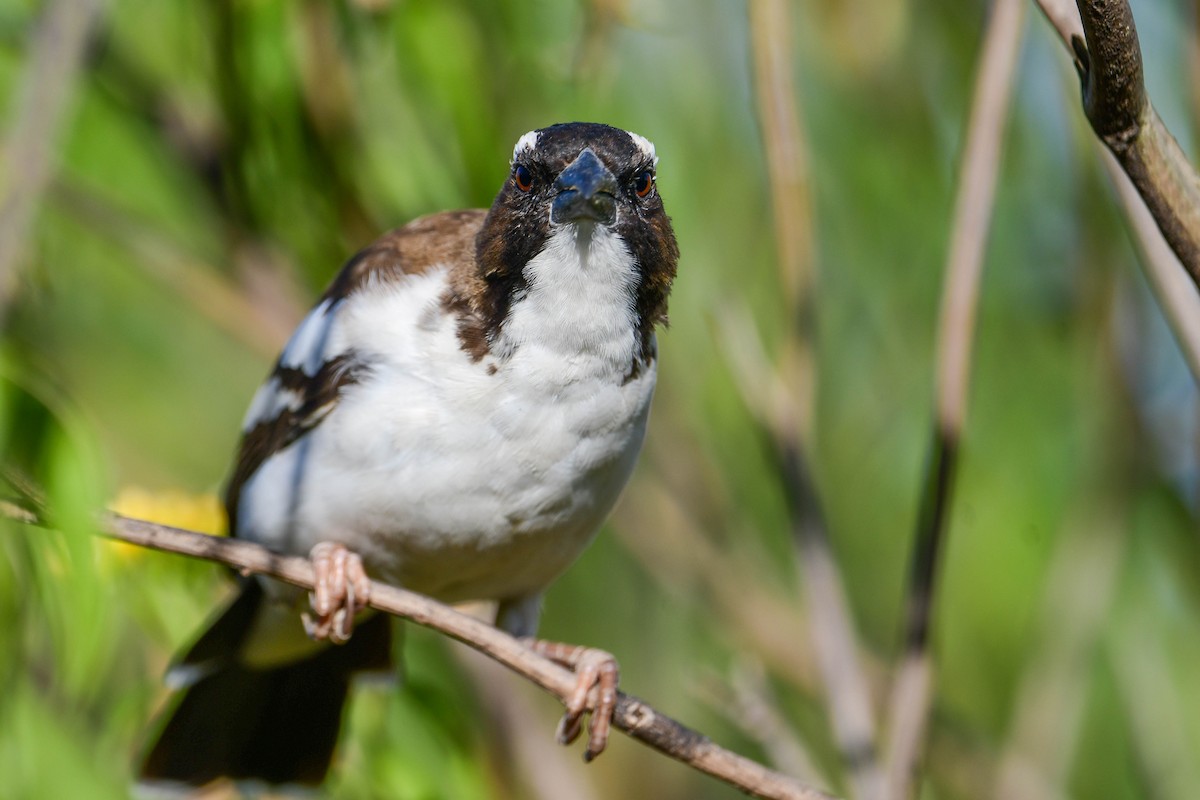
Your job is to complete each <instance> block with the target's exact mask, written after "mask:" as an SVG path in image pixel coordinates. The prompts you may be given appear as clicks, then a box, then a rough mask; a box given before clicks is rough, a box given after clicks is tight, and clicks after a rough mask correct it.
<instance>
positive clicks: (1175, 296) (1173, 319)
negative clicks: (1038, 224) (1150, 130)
mask: <svg viewBox="0 0 1200 800" xmlns="http://www.w3.org/2000/svg"><path fill="white" fill-rule="evenodd" d="M1035 2H1036V3H1037V5H1038V8H1040V9H1041V11H1042V13H1043V14H1044V15H1045V16H1046V19H1047V20H1049V21H1050V24H1051V25H1052V26H1053V27H1054V29H1055V31H1056V32H1057V33H1058V35H1059V38H1060V39H1061V40H1062V42H1063V45H1064V46H1065V47H1067V49H1068V50H1070V49H1071V47H1072V44H1071V43H1072V40H1074V39H1078V38H1079V37H1081V36H1082V35H1083V27H1082V24H1081V23H1080V20H1079V15H1078V13H1077V12H1076V10H1075V7H1074V5H1073V4H1072V3H1071V2H1070V0H1035ZM1101 162H1102V163H1103V164H1104V168H1105V171H1107V172H1108V176H1109V179H1110V180H1111V181H1112V182H1113V186H1114V187H1115V188H1116V190H1117V197H1118V198H1119V199H1120V201H1121V206H1122V207H1123V208H1124V211H1125V218H1126V219H1127V220H1128V222H1129V225H1130V227H1131V228H1132V232H1133V235H1134V241H1135V244H1136V246H1137V250H1138V254H1139V256H1140V258H1139V263H1140V264H1141V267H1142V271H1143V273H1144V274H1145V276H1146V280H1147V282H1148V283H1149V284H1150V288H1151V291H1152V292H1153V293H1154V296H1155V299H1156V300H1157V301H1158V305H1159V308H1161V309H1162V311H1163V315H1164V316H1165V317H1166V319H1167V323H1168V325H1169V326H1170V328H1171V332H1172V334H1174V336H1175V341H1176V342H1177V343H1178V345H1179V348H1180V350H1181V351H1182V352H1183V357H1184V360H1185V361H1186V362H1187V365H1188V368H1189V369H1190V370H1191V373H1192V378H1193V379H1194V380H1195V381H1196V382H1197V383H1200V293H1198V292H1197V286H1196V284H1195V281H1194V280H1192V279H1191V278H1190V276H1189V273H1188V271H1187V270H1186V269H1185V267H1184V264H1183V263H1182V262H1181V261H1180V260H1179V256H1177V255H1176V253H1175V251H1174V250H1173V249H1172V247H1171V245H1170V243H1169V242H1168V241H1167V240H1166V238H1165V237H1164V235H1163V232H1162V230H1161V229H1160V228H1159V226H1158V222H1157V221H1156V219H1155V217H1154V215H1153V214H1152V212H1151V210H1150V209H1149V208H1148V207H1147V205H1146V200H1145V198H1144V197H1143V196H1142V195H1141V193H1140V192H1139V190H1138V189H1137V187H1135V186H1134V184H1133V182H1132V180H1131V178H1130V176H1129V174H1128V173H1126V172H1125V171H1124V169H1123V167H1122V165H1121V163H1120V162H1119V161H1118V160H1117V159H1116V157H1115V156H1113V155H1112V153H1111V152H1108V151H1106V152H1104V154H1103V157H1102V158H1101Z"/></svg>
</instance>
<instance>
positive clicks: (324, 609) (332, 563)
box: [302, 542, 371, 644]
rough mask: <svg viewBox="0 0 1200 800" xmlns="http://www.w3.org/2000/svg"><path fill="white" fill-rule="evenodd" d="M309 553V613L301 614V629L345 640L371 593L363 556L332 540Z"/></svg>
mask: <svg viewBox="0 0 1200 800" xmlns="http://www.w3.org/2000/svg"><path fill="white" fill-rule="evenodd" d="M308 557H309V559H310V560H311V561H312V566H313V591H312V592H310V593H309V595H308V601H309V604H310V605H311V606H312V614H309V613H308V612H305V613H304V614H303V615H302V617H303V620H304V630H305V631H307V632H308V635H309V636H311V637H312V638H313V639H318V640H320V639H328V640H329V641H330V642H332V643H333V644H345V643H346V642H347V641H349V640H350V634H351V633H353V632H354V617H355V616H356V615H357V614H358V613H359V612H360V611H362V610H363V609H364V608H366V607H367V601H368V599H369V598H370V595H371V582H370V580H368V579H367V573H366V571H365V570H364V569H363V563H362V558H360V557H359V555H358V554H357V553H353V552H351V551H350V550H348V549H346V546H345V545H341V544H337V543H335V542H321V543H320V544H318V545H317V546H316V547H314V548H313V549H312V552H310V553H309V556H308Z"/></svg>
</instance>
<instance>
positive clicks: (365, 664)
mask: <svg viewBox="0 0 1200 800" xmlns="http://www.w3.org/2000/svg"><path fill="white" fill-rule="evenodd" d="M254 594H257V595H258V596H257V597H255V596H247V595H254ZM261 595H262V590H261V588H259V585H258V582H257V581H250V582H248V583H247V584H246V587H245V589H244V590H243V594H242V596H241V597H239V598H238V600H237V601H235V602H234V604H233V605H232V606H230V608H229V609H228V610H227V611H226V612H225V614H223V615H222V616H221V618H220V619H219V620H218V621H217V623H216V624H215V625H214V626H213V627H212V628H211V629H210V630H209V631H208V632H206V633H205V634H204V635H203V636H202V637H201V639H200V641H199V642H197V644H196V646H194V647H193V650H192V652H190V653H189V654H188V656H187V657H186V658H185V662H187V661H190V660H192V656H193V655H195V654H196V652H195V651H196V650H197V649H209V648H211V647H212V643H213V641H214V640H217V639H219V640H223V641H224V642H225V643H226V644H233V645H234V646H235V649H233V650H232V652H236V646H240V644H241V640H242V638H243V637H244V635H245V632H246V631H247V630H248V629H249V624H250V621H251V620H252V619H253V613H252V612H253V611H254V610H255V609H256V608H257V606H258V603H259V602H260V601H261ZM297 624H298V623H297ZM239 629H240V630H239ZM230 631H232V632H231V633H230ZM205 643H207V644H205ZM227 652H229V651H227ZM214 655H215V654H214ZM200 660H203V661H207V662H208V663H209V664H211V667H210V668H206V669H205V670H204V671H203V673H202V676H201V677H200V678H199V679H198V680H197V681H196V682H195V683H194V684H193V685H192V686H191V687H190V688H188V689H187V690H186V691H185V692H184V694H183V698H182V700H181V701H180V702H179V704H178V706H176V707H175V709H174V711H173V712H172V713H171V717H170V719H169V720H168V721H167V723H166V725H165V727H164V728H163V729H162V732H161V733H160V734H159V737H158V741H157V742H155V744H154V747H153V748H152V749H151V750H150V753H149V755H147V756H146V759H145V761H144V762H143V764H142V769H141V779H142V781H145V782H149V783H158V782H165V783H174V784H184V785H188V786H203V785H204V784H206V783H209V782H211V781H213V780H216V779H217V778H221V777H228V778H232V779H235V780H258V781H263V782H265V783H269V784H299V785H310V786H315V785H317V784H320V783H321V781H322V780H324V778H325V773H326V772H327V771H328V770H329V764H330V761H331V760H332V758H333V748H334V745H335V744H336V742H337V737H338V728H339V727H340V724H341V718H342V706H343V705H344V704H345V700H346V693H347V691H348V689H349V686H350V679H351V676H352V675H353V673H355V672H361V671H381V670H384V669H388V668H389V667H390V666H391V619H390V618H389V617H387V616H386V615H377V616H374V617H371V618H369V619H367V620H365V621H364V622H363V623H361V624H360V625H359V626H358V628H357V629H356V630H355V631H354V636H353V637H351V639H350V641H349V642H347V643H346V644H345V645H342V646H340V647H333V646H330V647H327V648H325V649H324V650H321V651H320V652H319V653H317V654H316V655H314V656H312V657H310V658H307V659H304V660H301V661H297V662H295V663H292V664H288V665H286V666H283V667H279V668H276V669H269V670H255V669H248V668H246V667H243V666H241V665H240V664H238V663H237V662H236V660H235V659H232V658H227V659H225V660H222V661H220V662H219V663H217V662H214V661H212V660H210V659H207V658H202V659H200Z"/></svg>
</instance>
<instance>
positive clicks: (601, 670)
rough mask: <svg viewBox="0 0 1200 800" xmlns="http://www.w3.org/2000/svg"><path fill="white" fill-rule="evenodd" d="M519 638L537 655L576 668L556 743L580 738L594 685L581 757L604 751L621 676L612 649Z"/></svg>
mask: <svg viewBox="0 0 1200 800" xmlns="http://www.w3.org/2000/svg"><path fill="white" fill-rule="evenodd" d="M521 641H522V643H523V644H524V645H525V646H526V647H528V648H529V649H530V650H532V651H533V652H535V653H537V654H538V655H541V656H544V657H546V658H548V659H550V660H551V661H554V662H556V663H558V664H562V665H563V666H564V667H569V668H570V669H572V670H574V672H575V678H576V680H575V690H574V691H573V692H572V693H571V696H570V697H569V698H567V711H566V713H565V714H563V718H562V720H561V721H559V723H558V731H557V733H556V737H557V739H558V743H559V744H570V743H571V742H573V741H575V740H576V739H578V738H579V734H580V732H581V731H582V729H583V715H584V714H585V713H586V712H587V710H588V695H589V694H590V693H591V691H592V688H593V687H595V688H596V701H595V706H594V707H593V708H592V716H591V718H590V719H589V720H588V742H587V749H586V750H584V751H583V760H584V761H591V760H592V759H593V758H595V757H596V756H598V755H600V754H601V753H602V752H604V748H605V746H606V745H607V744H608V733H609V731H610V730H611V729H612V718H613V712H614V711H615V710H616V707H617V682H618V681H619V680H620V670H619V669H618V667H617V660H616V659H615V658H614V657H613V656H612V654H611V653H606V652H604V651H603V650H596V649H594V648H591V647H581V646H578V645H570V644H561V643H559V642H547V641H543V640H541V639H530V638H526V639H522V640H521Z"/></svg>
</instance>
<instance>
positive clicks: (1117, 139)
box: [1040, 0, 1200, 286]
mask: <svg viewBox="0 0 1200 800" xmlns="http://www.w3.org/2000/svg"><path fill="white" fill-rule="evenodd" d="M1040 4H1042V5H1043V7H1045V4H1044V3H1040ZM1076 5H1077V6H1078V8H1079V16H1080V19H1081V20H1082V22H1083V37H1082V38H1081V37H1080V36H1078V35H1077V34H1073V35H1072V36H1071V39H1070V43H1071V47H1072V49H1073V50H1074V53H1075V66H1076V68H1077V69H1078V71H1079V77H1080V80H1081V82H1082V85H1083V110H1084V113H1085V114H1086V115H1087V118H1088V122H1090V123H1091V126H1092V130H1093V131H1095V133H1096V135H1097V136H1098V137H1100V140H1101V141H1103V142H1104V144H1105V145H1106V146H1107V147H1108V149H1109V150H1110V151H1111V152H1112V154H1113V155H1114V156H1116V158H1117V161H1118V162H1119V163H1120V164H1121V168H1122V169H1123V170H1125V173H1126V174H1127V175H1129V178H1130V180H1132V181H1133V185H1134V186H1136V187H1137V190H1138V193H1139V194H1140V195H1141V196H1142V199H1143V200H1145V201H1146V206H1147V207H1148V208H1149V209H1150V213H1151V214H1152V215H1153V216H1154V220H1155V222H1156V223H1157V224H1158V228H1159V230H1160V231H1162V234H1163V236H1164V237H1165V238H1166V240H1167V243H1168V244H1170V246H1171V249H1172V250H1174V251H1175V254H1176V255H1177V256H1179V260H1180V261H1181V262H1183V265H1184V268H1186V269H1187V271H1188V274H1189V275H1190V276H1191V278H1192V281H1193V282H1195V283H1196V285H1197V286H1200V176H1197V174H1196V171H1195V169H1193V167H1192V165H1191V164H1190V163H1189V162H1188V159H1187V156H1185V155H1184V153H1183V150H1182V149H1180V147H1179V144H1178V142H1176V141H1175V139H1174V138H1173V137H1172V136H1171V133H1170V132H1169V131H1168V130H1167V126H1166V125H1165V124H1163V121H1162V119H1161V118H1160V117H1159V116H1158V112H1156V111H1155V110H1154V107H1153V106H1152V105H1151V104H1150V99H1149V97H1148V96H1147V94H1146V87H1145V82H1144V81H1143V78H1142V52H1141V47H1140V46H1139V44H1138V36H1137V27H1136V26H1135V25H1134V21H1133V12H1132V11H1130V9H1129V3H1128V2H1126V0H1077V2H1076ZM1048 15H1049V13H1048ZM1051 19H1052V20H1053V17H1052V18H1051ZM1056 27H1057V25H1056ZM1060 30H1061V28H1060Z"/></svg>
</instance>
